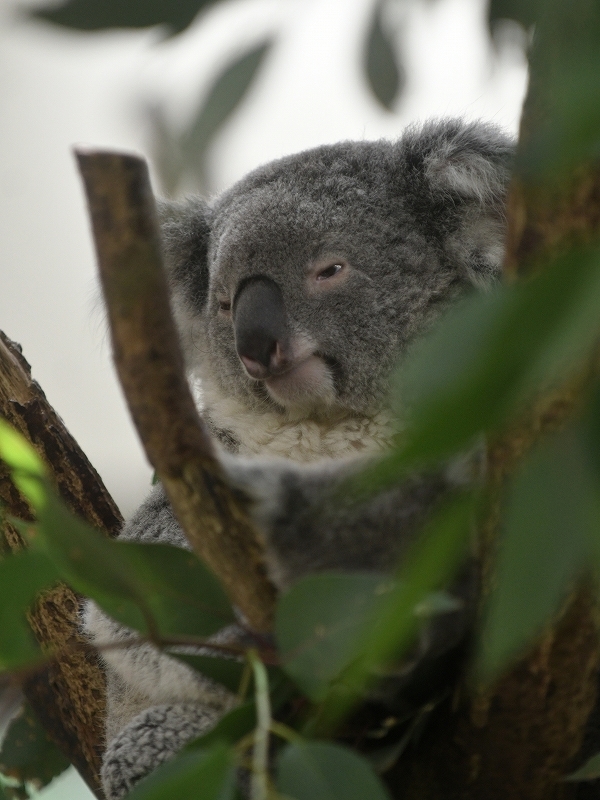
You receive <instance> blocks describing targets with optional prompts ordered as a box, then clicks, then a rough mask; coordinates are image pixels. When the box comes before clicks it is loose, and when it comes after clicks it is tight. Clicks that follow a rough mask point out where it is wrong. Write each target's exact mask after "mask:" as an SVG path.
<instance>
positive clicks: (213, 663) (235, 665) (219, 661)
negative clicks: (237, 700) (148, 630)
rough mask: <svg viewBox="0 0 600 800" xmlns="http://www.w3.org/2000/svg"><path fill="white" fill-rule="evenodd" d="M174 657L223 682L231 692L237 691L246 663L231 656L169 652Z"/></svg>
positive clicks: (212, 678)
mask: <svg viewBox="0 0 600 800" xmlns="http://www.w3.org/2000/svg"><path fill="white" fill-rule="evenodd" d="M169 655H171V656H173V658H177V659H179V661H183V662H184V663H185V664H187V665H188V667H191V668H192V669H195V670H197V671H198V672H201V673H202V674H203V675H205V676H206V677H207V678H210V679H211V680H213V681H216V682H217V683H220V684H222V685H223V686H225V687H226V688H227V689H229V691H230V692H233V693H234V694H236V693H237V691H238V689H239V687H240V682H241V680H242V675H243V674H244V669H245V668H246V664H245V662H244V661H235V660H233V659H231V658H219V656H218V655H215V656H197V655H188V654H187V653H174V652H172V651H170V652H169Z"/></svg>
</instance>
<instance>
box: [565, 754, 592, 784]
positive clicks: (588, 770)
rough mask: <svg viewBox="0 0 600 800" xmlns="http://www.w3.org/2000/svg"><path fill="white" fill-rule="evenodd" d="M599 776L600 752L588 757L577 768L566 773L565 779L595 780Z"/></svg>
mask: <svg viewBox="0 0 600 800" xmlns="http://www.w3.org/2000/svg"><path fill="white" fill-rule="evenodd" d="M597 778H600V753H596V755H595V756H592V757H591V758H590V759H588V760H587V761H586V762H585V764H584V765H583V766H581V767H579V769H577V770H575V772H572V773H571V774H570V775H567V777H566V778H564V780H565V781H595V780H596V779H597Z"/></svg>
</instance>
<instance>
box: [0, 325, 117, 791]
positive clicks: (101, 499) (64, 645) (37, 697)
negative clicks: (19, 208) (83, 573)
mask: <svg viewBox="0 0 600 800" xmlns="http://www.w3.org/2000/svg"><path fill="white" fill-rule="evenodd" d="M0 416H2V417H4V418H5V419H6V420H8V422H10V423H11V425H13V426H14V427H15V428H16V429H17V430H18V431H20V432H21V433H22V434H23V435H24V436H25V437H26V438H27V439H28V440H29V441H30V442H31V443H32V444H33V446H34V447H35V449H36V450H37V452H38V453H39V455H40V456H41V457H42V458H43V459H44V461H45V462H46V463H47V464H48V466H49V468H50V470H51V471H52V474H53V475H54V478H55V480H56V485H57V488H58V490H59V492H60V494H61V496H62V498H63V500H65V502H66V503H67V505H68V506H69V508H70V509H71V510H72V511H73V512H75V513H76V514H78V515H79V516H81V517H83V518H84V519H86V520H87V521H88V522H89V523H90V524H92V525H94V526H95V527H97V528H100V529H102V530H104V531H107V532H108V533H111V534H115V533H116V532H117V531H118V530H119V529H120V527H121V524H122V518H121V515H120V514H119V511H118V509H117V507H116V505H115V504H114V502H113V500H112V498H111V497H110V495H109V494H108V492H107V491H106V489H105V487H104V484H103V483H102V480H101V479H100V477H99V475H98V474H97V472H96V471H95V469H94V468H93V467H92V465H91V464H90V463H89V461H88V460H87V458H86V457H85V455H84V453H83V452H82V450H81V448H80V447H79V446H78V444H77V443H76V442H75V440H74V439H73V437H72V436H71V435H70V434H69V432H68V431H67V429H66V428H65V426H64V423H63V422H62V420H61V419H60V417H59V416H58V414H56V412H55V411H54V409H53V408H52V407H51V406H50V404H49V403H48V401H47V400H46V397H45V395H44V393H43V391H42V390H41V388H40V387H39V385H38V384H37V383H36V382H35V381H34V380H32V378H31V370H30V367H29V364H28V363H27V362H26V361H25V359H24V358H23V356H22V355H21V351H20V348H19V347H18V345H16V344H14V342H11V341H10V339H8V338H7V337H6V336H5V335H4V334H3V333H2V332H1V331H0ZM0 501H1V502H2V504H3V505H4V507H5V508H6V509H7V511H8V513H9V514H12V515H14V516H17V517H20V518H22V519H32V514H31V510H30V508H29V506H28V505H27V503H26V501H25V500H24V499H23V498H22V497H21V496H20V494H19V493H18V492H17V490H16V489H15V487H14V484H13V483H12V481H11V479H10V477H9V474H8V470H6V469H5V468H4V467H3V465H2V464H1V463H0ZM2 533H3V535H4V538H5V540H6V542H7V544H8V545H9V547H10V548H11V549H12V550H18V549H20V548H21V547H23V542H22V540H21V537H20V536H19V534H18V532H17V530H16V529H15V528H14V526H12V525H10V524H9V523H8V522H6V521H5V522H4V524H3V526H2ZM30 621H31V625H32V628H33V630H34V632H35V635H36V637H37V639H38V640H39V642H40V643H41V645H42V647H43V648H47V649H51V650H57V651H60V656H59V657H57V658H56V659H53V661H52V662H51V663H50V664H48V666H46V667H45V668H44V669H43V670H41V671H39V672H37V673H36V674H35V676H34V677H32V678H29V679H28V680H27V681H26V682H25V686H24V691H25V694H26V696H27V698H28V700H29V701H30V703H31V705H32V706H33V709H34V711H35V713H36V714H37V716H38V717H39V719H40V721H41V722H42V724H43V726H44V728H45V729H46V731H47V732H48V733H49V735H50V736H51V738H52V739H53V741H54V742H55V743H56V744H57V745H58V747H59V748H60V750H61V751H62V752H63V753H64V754H65V756H66V757H67V758H68V759H69V760H70V761H71V762H72V763H73V764H74V765H75V767H76V768H77V770H78V771H79V772H80V773H81V775H82V776H83V778H84V779H85V781H86V782H87V784H88V785H89V786H90V788H91V789H92V791H93V792H95V794H96V796H97V797H102V793H101V790H100V784H99V779H98V772H99V769H100V753H101V751H102V738H103V733H104V731H103V720H104V676H103V674H102V672H101V670H100V668H99V666H98V664H97V663H96V661H95V660H92V659H90V658H89V656H88V655H87V653H88V652H89V645H88V644H87V642H86V640H85V639H84V638H83V637H82V636H81V634H80V633H79V630H78V625H79V597H78V596H77V595H76V594H75V593H74V592H73V591H71V589H69V588H68V587H67V586H64V585H61V586H58V587H56V588H55V589H53V590H52V591H50V592H47V593H46V594H45V595H44V596H43V597H42V598H41V599H40V601H39V602H38V604H37V606H36V609H35V611H34V612H33V613H32V614H31V617H30ZM77 643H79V644H80V645H81V646H80V647H75V646H74V645H75V644H77Z"/></svg>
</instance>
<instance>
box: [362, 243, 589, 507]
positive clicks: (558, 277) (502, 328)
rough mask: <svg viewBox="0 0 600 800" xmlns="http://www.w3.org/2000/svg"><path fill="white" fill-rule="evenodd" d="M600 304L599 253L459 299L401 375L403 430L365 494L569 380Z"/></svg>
mask: <svg viewBox="0 0 600 800" xmlns="http://www.w3.org/2000/svg"><path fill="white" fill-rule="evenodd" d="M598 308H600V253H599V252H598V250H597V249H595V248H592V249H589V250H584V251H581V250H580V251H571V252H569V253H567V254H565V255H564V256H562V257H561V258H559V259H557V260H556V261H555V263H553V264H552V265H551V266H549V267H548V268H547V269H545V270H544V271H543V273H542V274H541V275H539V276H538V277H536V278H535V279H531V280H529V281H527V282H526V283H523V284H519V285H516V286H500V287H498V288H497V289H495V290H494V291H491V292H488V293H485V294H483V293H480V294H473V295H471V296H470V297H468V298H466V299H465V300H463V301H462V302H461V303H459V304H458V305H457V306H456V307H454V308H453V309H452V310H451V311H450V312H449V313H448V314H446V315H445V316H444V317H443V318H442V320H440V322H439V324H438V325H437V326H436V327H435V328H434V329H433V330H432V331H431V333H430V334H429V335H427V336H425V337H424V338H423V339H422V340H421V341H420V342H418V343H417V344H416V345H415V346H414V347H413V349H412V351H411V352H410V353H409V354H408V356H407V358H406V359H405V361H404V363H403V364H402V365H401V367H400V369H399V370H398V372H397V374H396V377H395V379H394V394H395V397H396V404H397V407H398V408H399V409H401V413H403V414H404V415H405V417H406V426H405V429H404V431H403V432H402V435H401V437H399V443H398V447H397V450H396V451H394V452H392V453H391V454H390V455H388V456H386V457H384V458H383V459H382V460H381V461H380V462H379V463H378V464H376V465H375V466H373V467H371V468H369V469H368V470H366V471H365V473H363V475H362V476H361V477H360V479H359V481H360V482H361V483H362V485H363V486H364V487H365V489H364V490H365V491H366V490H369V491H374V490H375V489H377V488H381V487H382V486H384V485H388V484H391V483H393V482H394V481H397V480H398V478H399V477H400V476H401V475H403V474H405V473H406V472H407V470H409V469H415V468H416V467H421V466H423V465H424V464H426V463H428V462H437V461H438V460H439V459H441V458H444V457H447V456H448V455H450V454H451V453H453V452H456V451H458V450H460V449H461V448H466V447H467V446H469V445H473V443H474V442H476V441H477V438H478V436H479V435H480V434H481V432H483V431H489V430H492V429H493V428H494V427H496V426H499V425H500V424H501V423H503V422H504V421H505V420H506V419H507V418H508V417H509V416H510V415H511V414H514V413H516V411H517V410H518V409H519V408H521V407H522V406H523V405H524V403H525V402H526V400H527V399H530V398H531V397H532V396H533V395H534V393H535V392H537V391H539V390H540V388H541V387H545V388H548V387H550V386H552V385H553V384H555V383H556V382H557V381H559V380H562V379H565V378H566V377H567V376H569V375H570V374H572V373H573V371H574V370H576V369H577V368H579V367H580V366H581V364H582V363H583V361H584V360H585V358H586V356H588V354H589V353H590V352H591V350H592V348H593V347H594V345H595V343H596V342H597V340H598V337H599V336H600V314H598ZM359 481H355V483H357V484H358V487H357V490H358V489H359V488H360V483H359Z"/></svg>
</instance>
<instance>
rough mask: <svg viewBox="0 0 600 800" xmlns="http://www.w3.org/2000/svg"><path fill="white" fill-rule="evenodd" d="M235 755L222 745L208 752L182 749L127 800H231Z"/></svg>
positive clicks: (218, 744)
mask: <svg viewBox="0 0 600 800" xmlns="http://www.w3.org/2000/svg"><path fill="white" fill-rule="evenodd" d="M234 791H235V762H234V754H233V753H232V751H231V750H230V749H229V748H228V747H227V746H226V745H225V744H223V743H222V742H218V743H216V744H215V745H213V747H211V748H209V749H207V750H200V749H196V750H184V751H183V752H182V753H180V754H179V755H178V756H176V757H175V758H174V759H172V760H171V761H168V762H167V763H166V764H161V765H160V766H159V767H158V768H157V769H156V770H154V772H152V773H151V774H150V775H148V777H146V778H144V779H143V780H142V781H140V783H138V784H137V786H136V787H135V788H134V790H133V791H132V792H131V793H130V794H128V795H127V800H170V798H177V800H233V797H234Z"/></svg>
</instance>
